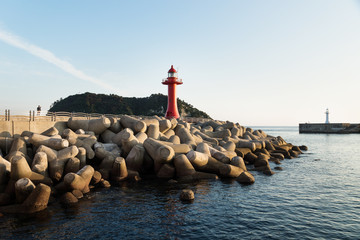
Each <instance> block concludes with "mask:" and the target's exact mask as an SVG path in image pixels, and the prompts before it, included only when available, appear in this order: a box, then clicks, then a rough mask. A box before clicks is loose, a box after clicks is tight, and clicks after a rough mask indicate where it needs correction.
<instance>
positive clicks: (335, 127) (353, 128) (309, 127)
mask: <svg viewBox="0 0 360 240" xmlns="http://www.w3.org/2000/svg"><path fill="white" fill-rule="evenodd" d="M329 114H330V112H329V109H328V108H327V109H326V111H325V116H326V118H325V123H300V124H299V133H339V134H346V133H360V123H330V121H329Z"/></svg>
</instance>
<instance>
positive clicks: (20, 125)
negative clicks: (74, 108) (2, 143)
mask: <svg viewBox="0 0 360 240" xmlns="http://www.w3.org/2000/svg"><path fill="white" fill-rule="evenodd" d="M66 123H67V121H0V137H13V136H16V135H20V134H21V133H22V132H23V131H31V132H43V131H45V130H47V129H49V128H51V127H55V128H57V129H58V130H59V132H62V131H63V130H64V129H65V128H66Z"/></svg>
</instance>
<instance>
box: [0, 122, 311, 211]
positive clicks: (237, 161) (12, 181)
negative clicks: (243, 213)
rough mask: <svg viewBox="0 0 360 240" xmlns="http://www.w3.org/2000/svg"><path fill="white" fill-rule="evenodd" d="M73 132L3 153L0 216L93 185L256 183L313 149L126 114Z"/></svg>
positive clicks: (30, 137) (75, 195) (234, 130)
mask: <svg viewBox="0 0 360 240" xmlns="http://www.w3.org/2000/svg"><path fill="white" fill-rule="evenodd" d="M67 127H68V128H67V129H65V130H60V132H59V130H58V129H57V128H55V127H52V128H49V129H48V130H47V131H45V132H42V133H34V132H29V131H24V132H23V133H22V134H21V136H15V137H14V138H13V139H12V142H11V145H10V149H9V151H8V152H7V153H8V154H7V155H6V156H3V155H2V154H0V213H33V212H37V211H41V210H43V209H45V208H46V207H47V205H48V203H49V199H52V201H60V202H61V203H62V204H64V206H68V205H71V204H76V203H77V202H78V201H79V199H80V198H82V197H83V195H84V194H87V193H89V192H90V191H91V189H93V188H96V187H100V188H101V187H102V188H106V187H110V186H111V185H117V184H120V183H122V182H124V181H141V179H142V178H144V177H146V178H149V177H150V178H160V179H164V181H169V182H173V183H176V182H193V181H197V180H200V179H218V178H234V179H236V180H237V181H238V182H239V183H241V184H253V183H254V182H255V179H254V177H253V175H252V174H251V173H250V172H249V171H260V172H262V173H264V174H266V175H272V174H274V172H273V170H272V169H271V167H270V164H269V161H272V162H274V163H276V164H281V161H282V160H284V159H291V158H294V157H298V156H299V155H300V154H302V151H304V150H307V147H306V146H294V145H292V144H290V143H287V142H286V141H285V140H284V139H282V138H281V137H280V136H278V137H273V136H269V135H267V134H266V133H265V132H264V131H262V130H255V131H254V130H253V129H251V128H245V127H243V126H241V125H240V124H238V123H233V122H228V121H226V122H222V121H214V120H207V121H199V122H194V123H189V122H185V121H183V120H176V119H171V120H168V119H165V118H161V117H157V116H154V117H151V118H143V119H142V118H140V117H139V118H137V117H131V116H126V115H125V116H122V117H121V118H114V117H109V118H106V117H102V118H98V119H92V120H87V119H76V118H70V119H69V120H68V122H67ZM0 145H1V144H0ZM0 147H1V146H0ZM2 148H3V146H2ZM0 153H1V152H0ZM279 169H280V168H279ZM185 192H186V191H185ZM181 195H182V196H183V195H184V194H181ZM185 195H189V196H190V198H191V199H193V197H194V196H193V194H189V193H187V194H185ZM182 199H183V197H182Z"/></svg>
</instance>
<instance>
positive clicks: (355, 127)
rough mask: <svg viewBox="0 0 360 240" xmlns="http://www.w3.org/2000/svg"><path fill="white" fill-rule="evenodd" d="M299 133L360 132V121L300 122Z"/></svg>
mask: <svg viewBox="0 0 360 240" xmlns="http://www.w3.org/2000/svg"><path fill="white" fill-rule="evenodd" d="M299 133H339V134H346V133H360V124H359V123H353V124H351V123H300V124H299Z"/></svg>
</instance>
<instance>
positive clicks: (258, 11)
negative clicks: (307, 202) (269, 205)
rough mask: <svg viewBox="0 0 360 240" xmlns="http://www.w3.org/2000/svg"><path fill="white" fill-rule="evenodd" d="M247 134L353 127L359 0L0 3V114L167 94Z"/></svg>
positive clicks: (359, 85)
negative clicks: (307, 126)
mask: <svg viewBox="0 0 360 240" xmlns="http://www.w3.org/2000/svg"><path fill="white" fill-rule="evenodd" d="M172 64H173V65H174V67H175V68H176V69H177V70H178V75H179V78H182V80H183V82H184V84H183V85H180V86H177V96H178V97H179V98H180V99H182V100H185V101H186V102H188V103H190V104H192V105H193V106H194V107H196V108H198V109H200V110H202V111H205V112H206V113H208V114H209V115H210V116H211V117H212V118H214V119H219V120H229V121H233V122H238V123H240V124H241V125H244V126H296V125H298V123H304V122H312V123H317V122H321V123H322V122H325V111H326V109H327V108H328V109H329V112H330V122H349V123H359V122H360V110H359V107H358V105H359V103H360V1H359V0H293V1H288V0H252V1H248V0H246V1H245V0H196V1H194V0H182V1H172V0H152V1H148V0H136V1H123V0H116V1H111V0H107V1H92V0H86V1H85V0H77V1H70V0H63V1H40V0H31V1H29V0H23V1H20V0H1V1H0V83H1V84H0V89H1V92H0V114H4V110H5V109H10V110H11V113H12V114H19V115H28V113H29V111H30V110H35V109H36V107H37V105H41V106H42V110H43V111H47V110H48V109H49V108H50V105H51V104H52V103H53V102H54V101H56V100H59V99H60V98H66V97H68V96H69V95H74V94H79V93H84V92H92V93H102V94H117V95H120V96H125V97H146V96H150V95H151V94H154V93H162V94H167V86H165V85H162V84H161V80H162V79H163V78H166V77H167V71H168V70H169V69H170V66H171V65H172Z"/></svg>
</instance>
